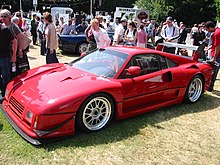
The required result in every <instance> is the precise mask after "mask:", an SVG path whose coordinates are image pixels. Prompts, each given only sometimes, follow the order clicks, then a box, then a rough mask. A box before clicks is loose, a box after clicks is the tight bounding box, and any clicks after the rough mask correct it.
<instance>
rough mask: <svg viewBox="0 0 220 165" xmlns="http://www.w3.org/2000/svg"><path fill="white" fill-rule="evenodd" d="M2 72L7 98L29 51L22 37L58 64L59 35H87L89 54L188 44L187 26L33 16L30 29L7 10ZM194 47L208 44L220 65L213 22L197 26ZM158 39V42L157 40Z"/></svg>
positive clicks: (1, 35) (193, 31) (169, 19)
mask: <svg viewBox="0 0 220 165" xmlns="http://www.w3.org/2000/svg"><path fill="white" fill-rule="evenodd" d="M0 16H1V23H0V28H1V30H0V40H1V41H4V42H2V44H0V70H1V76H2V78H1V79H2V83H1V84H3V85H2V87H1V91H2V95H3V96H4V93H5V88H6V85H7V83H8V82H9V81H10V79H11V78H12V77H13V76H12V73H11V66H12V64H14V63H16V60H17V59H18V58H22V57H23V56H24V55H26V53H27V52H28V51H29V48H28V47H27V48H26V49H21V44H22V42H23V41H22V37H21V36H22V35H23V34H24V35H26V36H28V37H30V35H31V36H32V41H33V45H38V44H40V54H41V55H46V63H47V64H50V63H58V62H59V61H58V58H57V56H56V50H57V48H58V42H57V35H58V34H61V35H77V34H82V33H83V34H85V35H86V38H87V42H88V43H89V47H88V51H91V50H94V49H96V48H102V47H105V46H110V45H132V46H137V47H143V48H146V47H147V45H148V42H150V43H151V44H152V45H153V46H155V45H157V44H158V43H159V42H164V41H165V42H170V43H178V44H185V43H186V38H187V29H186V25H185V24H184V23H183V22H180V23H179V24H177V22H176V21H175V20H174V19H173V18H172V17H167V19H166V21H165V22H161V23H160V24H158V23H157V22H156V20H155V19H152V20H151V21H147V20H145V19H143V20H142V21H141V22H137V21H131V20H127V19H126V18H122V19H120V20H119V19H118V18H116V19H115V20H114V22H112V23H110V21H109V20H107V19H105V18H103V17H102V16H99V15H98V16H96V17H95V18H94V19H92V20H91V21H90V22H88V21H87V20H85V18H81V19H80V20H77V19H76V18H75V17H72V18H71V19H69V20H68V21H67V22H64V18H63V17H60V18H59V21H58V22H56V23H54V22H53V21H52V20H53V19H52V15H51V14H50V13H48V12H46V13H44V14H43V15H42V17H41V18H39V17H38V16H37V15H36V14H33V16H32V20H31V27H29V25H28V23H27V20H26V19H22V18H21V13H20V12H16V13H14V14H13V15H11V13H10V11H8V10H6V9H4V10H1V11H0ZM108 32H112V33H114V36H113V42H111V39H110V38H109V35H108ZM190 36H191V39H192V40H193V45H195V46H199V45H200V44H202V42H206V44H207V48H206V51H207V52H208V53H207V59H210V60H212V61H213V62H214V61H217V62H220V53H219V51H220V48H219V47H220V43H219V42H220V38H219V37H220V30H219V29H218V28H215V25H214V24H213V23H212V22H210V21H209V22H206V23H201V24H199V25H197V24H195V25H194V27H193V28H192V29H191V32H190ZM155 38H159V39H158V40H156V39H155ZM163 51H164V52H169V53H173V54H179V53H181V54H184V52H186V50H182V49H177V50H176V48H175V47H170V46H164V47H163ZM218 68H219V67H217V68H214V76H213V80H212V83H211V86H210V91H211V90H213V86H214V82H215V79H216V76H217V73H218Z"/></svg>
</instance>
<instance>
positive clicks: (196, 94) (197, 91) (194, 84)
mask: <svg viewBox="0 0 220 165" xmlns="http://www.w3.org/2000/svg"><path fill="white" fill-rule="evenodd" d="M202 93H203V78H202V77H201V76H200V75H196V76H194V77H193V78H192V79H191V81H190V83H189V85H188V87H187V90H186V93H185V100H184V101H185V102H187V103H195V102H196V101H198V100H199V98H200V97H201V95H202Z"/></svg>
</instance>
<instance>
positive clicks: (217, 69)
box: [209, 57, 220, 91]
mask: <svg viewBox="0 0 220 165" xmlns="http://www.w3.org/2000/svg"><path fill="white" fill-rule="evenodd" d="M216 62H218V63H220V57H218V58H216ZM212 68H213V74H212V80H211V83H210V87H209V89H210V91H212V90H213V87H214V84H215V80H216V78H217V75H218V71H219V66H213V67H212Z"/></svg>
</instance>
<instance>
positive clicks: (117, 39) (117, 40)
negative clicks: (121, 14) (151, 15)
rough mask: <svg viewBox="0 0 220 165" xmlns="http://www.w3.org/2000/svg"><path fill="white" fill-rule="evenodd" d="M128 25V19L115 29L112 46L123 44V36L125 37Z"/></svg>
mask: <svg viewBox="0 0 220 165" xmlns="http://www.w3.org/2000/svg"><path fill="white" fill-rule="evenodd" d="M126 25H127V19H122V20H121V21H120V24H119V25H118V26H117V27H116V28H115V33H114V36H113V39H114V40H113V44H112V45H120V44H123V36H124V30H125V29H124V27H125V26H126Z"/></svg>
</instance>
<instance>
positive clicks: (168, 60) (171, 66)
mask: <svg viewBox="0 0 220 165" xmlns="http://www.w3.org/2000/svg"><path fill="white" fill-rule="evenodd" d="M166 61H167V65H168V67H169V68H173V67H176V66H178V64H177V63H175V62H173V61H171V60H170V59H168V58H166Z"/></svg>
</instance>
